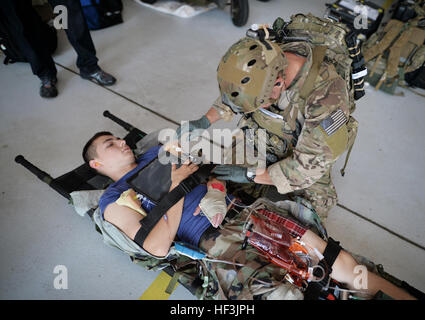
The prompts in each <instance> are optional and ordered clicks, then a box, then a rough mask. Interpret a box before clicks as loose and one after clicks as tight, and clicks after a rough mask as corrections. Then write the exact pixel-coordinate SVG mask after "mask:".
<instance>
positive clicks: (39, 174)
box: [15, 155, 71, 200]
mask: <svg viewBox="0 0 425 320" xmlns="http://www.w3.org/2000/svg"><path fill="white" fill-rule="evenodd" d="M15 162H16V163H19V164H20V165H22V166H24V167H25V168H27V169H28V170H29V171H31V172H32V173H33V174H34V175H35V176H37V178H39V179H40V180H41V181H43V182H44V183H46V184H48V185H49V186H50V187H51V188H52V189H54V190H56V191H57V192H58V193H60V194H61V195H62V196H64V197H65V198H67V199H68V200H71V196H70V194H69V192H67V191H66V190H65V189H64V188H63V187H62V186H61V185H60V184H58V183H57V182H56V181H55V179H53V178H52V176H50V175H49V174H48V173H46V172H44V171H42V170H41V169H39V168H37V167H36V166H35V165H33V164H32V163H31V162H29V161H28V160H27V159H25V158H24V156H22V155H18V156H16V157H15Z"/></svg>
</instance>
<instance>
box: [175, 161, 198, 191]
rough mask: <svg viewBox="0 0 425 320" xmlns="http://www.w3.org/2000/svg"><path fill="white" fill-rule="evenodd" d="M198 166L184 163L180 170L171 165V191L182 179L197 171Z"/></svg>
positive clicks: (187, 162)
mask: <svg viewBox="0 0 425 320" xmlns="http://www.w3.org/2000/svg"><path fill="white" fill-rule="evenodd" d="M198 168H199V167H198V166H197V165H196V164H194V163H191V162H189V161H186V162H185V163H184V164H182V165H181V167H180V168H178V169H177V168H176V165H175V164H172V165H171V189H173V188H174V187H176V186H177V185H179V183H180V182H182V181H183V180H184V179H186V178H187V177H189V176H190V175H191V174H192V173H194V172H195V171H196V170H198Z"/></svg>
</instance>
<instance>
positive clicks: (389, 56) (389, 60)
mask: <svg viewBox="0 0 425 320" xmlns="http://www.w3.org/2000/svg"><path fill="white" fill-rule="evenodd" d="M414 8H415V10H416V11H417V16H416V17H415V18H412V19H410V20H408V21H406V22H403V21H400V20H396V19H391V20H390V21H389V22H388V23H387V24H386V25H385V27H383V28H382V29H380V30H379V31H378V32H376V33H375V34H374V35H373V36H372V37H370V39H369V40H368V41H366V42H365V43H364V44H363V53H364V57H365V60H366V62H367V63H368V68H369V70H370V73H369V75H368V77H367V79H366V80H367V81H368V82H369V83H370V84H371V85H372V86H374V87H375V89H376V90H379V89H380V90H382V91H384V92H387V93H390V94H397V95H402V93H401V94H399V93H396V92H395V91H396V88H397V86H404V85H405V81H407V84H408V85H411V86H412V85H413V86H415V84H412V81H413V79H414V78H415V77H416V75H419V76H420V72H419V73H414V71H416V70H419V69H420V68H421V67H422V65H423V64H424V62H425V45H424V41H425V12H424V10H423V9H421V7H419V6H414ZM422 77H423V75H422ZM417 83H418V84H420V83H421V81H420V80H418V82H417ZM422 85H423V84H422ZM416 86H419V87H420V85H416Z"/></svg>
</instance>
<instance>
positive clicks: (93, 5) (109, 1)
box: [80, 0, 123, 30]
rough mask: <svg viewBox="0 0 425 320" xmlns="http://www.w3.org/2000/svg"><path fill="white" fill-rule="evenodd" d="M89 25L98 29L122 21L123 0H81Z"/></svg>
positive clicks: (90, 27)
mask: <svg viewBox="0 0 425 320" xmlns="http://www.w3.org/2000/svg"><path fill="white" fill-rule="evenodd" d="M80 2H81V7H82V9H83V13H84V16H85V18H86V21H87V26H88V28H89V29H90V30H98V29H103V28H107V27H110V26H113V25H116V24H119V23H122V22H123V20H122V14H121V12H122V7H123V6H122V1H121V0H80Z"/></svg>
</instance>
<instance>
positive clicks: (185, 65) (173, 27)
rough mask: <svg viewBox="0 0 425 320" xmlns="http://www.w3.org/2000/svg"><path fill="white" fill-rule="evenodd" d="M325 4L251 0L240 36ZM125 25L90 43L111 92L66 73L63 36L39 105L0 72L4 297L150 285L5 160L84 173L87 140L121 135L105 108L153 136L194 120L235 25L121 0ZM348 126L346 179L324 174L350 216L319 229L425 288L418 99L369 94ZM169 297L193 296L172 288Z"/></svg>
mask: <svg viewBox="0 0 425 320" xmlns="http://www.w3.org/2000/svg"><path fill="white" fill-rule="evenodd" d="M326 2H328V1H326V0H320V1H319V0H314V1H313V0H311V1H295V0H285V1H279V0H271V1H270V2H268V3H263V2H259V1H256V0H255V1H254V0H250V1H249V3H250V18H249V21H248V25H249V24H251V23H255V22H272V21H273V19H274V18H275V16H276V13H280V14H281V15H282V17H283V18H285V19H287V18H289V16H290V14H291V13H296V12H312V13H313V14H316V15H323V12H324V8H325V5H324V4H325V3H326ZM123 17H124V21H125V22H124V23H123V24H121V25H117V26H114V27H111V28H107V29H104V30H99V31H95V32H92V37H93V40H94V43H95V45H96V49H97V53H98V54H97V55H98V57H99V59H100V65H101V67H103V68H104V69H105V70H106V71H108V72H110V73H112V74H113V75H115V76H116V77H117V79H118V82H117V84H116V85H114V86H113V87H111V90H106V89H105V88H102V87H100V86H97V85H95V84H93V83H90V82H87V81H85V80H82V79H81V78H80V77H79V76H78V75H77V74H76V72H78V69H77V68H76V66H75V59H76V54H75V52H74V50H73V49H72V47H71V46H70V44H69V42H68V41H67V39H66V37H65V34H64V32H59V47H58V50H57V51H56V53H55V55H54V59H55V61H56V62H57V63H58V64H60V65H61V66H64V68H66V69H64V68H62V67H60V66H58V79H59V83H58V89H59V92H60V93H59V96H58V97H57V98H55V99H52V100H45V99H42V98H40V96H39V95H38V89H39V81H38V79H37V78H36V77H34V76H33V75H32V74H31V70H30V67H29V65H28V64H23V63H18V64H14V65H9V66H5V65H3V64H0V110H1V118H0V150H1V152H0V163H1V164H2V166H1V169H0V177H1V182H2V183H1V187H0V208H1V218H0V219H1V224H0V252H1V255H2V258H1V263H0V277H1V279H0V298H1V299H137V298H139V297H140V295H141V294H142V293H143V292H144V290H145V289H146V288H148V286H149V285H150V283H151V282H152V281H153V280H154V279H155V277H156V275H157V274H158V273H157V272H148V271H145V270H143V269H142V268H140V267H138V266H136V265H133V264H132V263H131V262H130V260H129V258H128V257H127V256H126V255H125V254H123V253H121V252H119V251H118V250H114V249H111V248H109V247H106V246H105V245H104V244H103V242H102V239H101V236H100V235H99V234H98V233H97V232H95V230H94V226H93V224H92V223H91V222H90V220H89V218H87V217H86V218H82V217H80V216H78V215H77V214H76V213H75V211H74V210H73V209H72V207H71V206H70V205H68V204H67V203H66V201H65V200H64V198H63V197H61V196H60V195H59V194H57V193H56V192H54V191H52V190H51V189H50V188H49V187H48V186H47V185H45V184H43V183H41V182H40V181H39V180H37V179H36V178H35V176H33V175H32V174H31V173H29V172H28V171H27V170H25V169H24V168H23V167H21V166H19V165H17V164H16V163H15V162H14V158H15V156H16V155H18V154H23V155H24V156H25V157H27V158H28V159H29V160H30V161H32V162H33V163H34V164H36V165H38V166H39V167H40V168H41V169H42V170H45V171H47V172H48V173H50V174H51V175H52V176H53V177H57V176H59V175H61V174H63V173H65V172H67V171H69V170H71V169H73V168H75V167H77V166H78V165H80V164H81V163H82V160H81V149H82V147H83V145H84V143H85V142H86V140H87V139H88V138H89V137H90V136H91V135H92V134H94V133H95V132H97V131H100V130H105V129H106V130H110V131H112V132H114V133H115V134H117V135H125V133H126V132H125V131H124V129H122V128H121V127H119V126H118V125H116V124H114V123H113V122H111V121H110V120H108V119H106V118H104V117H103V116H102V112H103V111H104V110H110V111H111V112H112V113H114V114H116V115H117V116H119V117H121V118H122V119H124V120H126V121H128V122H130V123H132V124H134V125H136V126H137V127H139V128H141V129H142V130H144V131H146V132H151V131H154V130H157V129H160V128H164V127H173V128H175V127H176V125H175V124H174V123H172V122H170V121H167V119H171V120H173V122H179V121H181V120H188V119H195V118H198V117H200V116H201V115H202V114H203V113H204V112H205V111H206V110H207V108H208V107H209V106H210V105H211V103H212V101H213V100H214V99H215V98H216V96H217V94H218V88H217V83H216V68H217V64H218V62H219V60H220V58H221V56H222V55H223V53H224V52H225V50H226V49H227V48H228V47H229V46H230V45H231V44H232V43H233V42H235V41H236V40H237V39H239V38H241V37H242V36H243V35H244V32H245V28H237V27H234V26H233V25H232V23H231V20H230V16H229V13H228V12H227V11H221V10H212V11H210V12H207V13H205V14H202V15H200V16H197V17H194V18H192V19H181V18H177V17H173V16H169V15H166V14H161V13H157V12H154V11H152V10H149V9H147V8H145V7H143V6H140V5H138V4H137V3H135V2H134V1H130V0H127V1H125V0H124V12H123ZM118 94H119V95H118ZM120 95H121V96H120ZM144 107H146V108H149V109H150V110H153V111H155V112H156V113H158V114H159V115H162V116H163V117H161V116H158V114H154V113H152V112H150V111H149V110H148V109H146V108H144ZM354 116H355V117H356V118H357V119H358V120H359V122H360V130H359V134H358V138H357V141H356V144H355V147H354V149H353V152H352V155H351V158H350V162H349V165H348V168H347V173H346V176H345V177H344V178H342V177H341V176H340V174H339V169H340V168H341V167H342V165H343V160H344V159H340V160H339V161H338V163H337V164H336V166H335V167H334V173H333V176H334V181H335V185H336V187H337V190H338V194H339V199H340V203H341V204H342V205H344V206H345V207H347V208H349V209H350V210H351V211H354V212H355V213H356V214H354V213H353V212H351V211H349V210H346V209H343V208H341V207H336V208H335V209H333V210H332V212H331V213H330V216H329V219H328V222H327V227H328V231H329V233H330V235H331V236H332V237H334V238H335V239H338V240H340V241H341V243H342V244H343V246H344V247H346V248H347V249H349V250H351V251H353V252H356V253H359V254H362V255H364V256H366V257H369V258H370V259H372V260H373V261H375V262H376V263H382V264H383V265H384V266H385V267H386V270H387V271H388V272H390V273H392V274H393V275H395V276H397V277H399V278H400V279H403V280H405V281H407V282H409V283H410V284H412V285H413V286H415V287H417V288H418V289H420V290H425V272H424V268H423V266H424V265H425V252H424V247H425V233H424V232H423V228H424V226H425V197H424V190H425V181H424V178H425V168H424V166H423V159H424V156H425V146H424V140H423V137H424V136H425V126H423V125H422V119H424V118H425V108H424V103H423V98H421V97H418V96H416V95H413V94H412V93H410V92H408V91H406V92H405V97H395V96H389V95H386V94H384V93H382V92H375V91H374V90H373V89H370V88H369V89H367V96H366V97H365V98H363V99H362V100H360V101H359V102H358V104H357V111H356V113H355V114H354ZM228 125H229V124H225V123H221V124H219V125H216V126H215V127H216V128H223V127H226V126H228ZM234 125H235V123H234V122H232V123H231V124H230V126H232V127H234ZM343 158H344V157H343ZM359 215H361V216H362V217H364V218H366V219H370V220H372V221H374V222H375V224H374V223H371V222H370V221H367V220H365V219H364V218H361V217H359ZM376 224H379V225H380V226H382V227H384V228H387V229H388V230H390V231H391V232H388V231H387V230H385V229H383V228H382V227H379V226H377V225H376ZM395 234H396V235H395ZM397 235H398V236H397ZM400 237H401V238H400ZM403 238H405V239H403ZM406 239H407V241H406ZM58 265H64V266H66V268H67V270H68V289H66V290H58V289H55V288H54V285H53V284H54V280H55V277H56V276H57V274H55V273H54V268H55V267H56V266H58ZM170 299H193V296H191V294H190V293H189V292H187V291H186V289H184V288H183V287H182V286H179V287H178V288H177V290H176V291H175V292H174V293H173V294H172V295H171V297H170Z"/></svg>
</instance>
